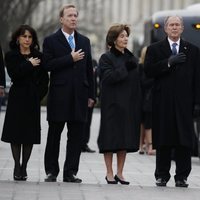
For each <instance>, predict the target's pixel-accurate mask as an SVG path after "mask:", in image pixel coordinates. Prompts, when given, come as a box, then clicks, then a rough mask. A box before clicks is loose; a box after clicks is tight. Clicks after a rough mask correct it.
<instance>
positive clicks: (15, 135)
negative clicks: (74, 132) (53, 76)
mask: <svg viewBox="0 0 200 200" xmlns="http://www.w3.org/2000/svg"><path fill="white" fill-rule="evenodd" d="M10 49H11V50H10V51H9V52H7V53H6V55H5V63H6V68H7V71H8V75H9V76H10V78H11V82H12V85H11V88H10V91H9V98H8V105H7V110H6V115H5V121H4V126H3V133H2V138H1V140H2V141H4V142H8V143H10V144H11V150H12V155H13V158H14V162H15V166H14V173H13V178H14V180H26V179H27V172H26V167H27V162H28V160H29V158H30V155H31V151H32V147H33V144H40V129H41V128H40V101H41V100H42V98H43V97H44V96H45V94H46V93H47V90H48V80H49V78H48V74H47V72H46V71H45V70H44V69H43V68H42V54H41V53H40V52H39V45H38V39H37V35H36V32H35V30H34V29H33V28H32V27H30V26H28V25H21V26H20V27H19V28H18V29H17V30H16V31H15V32H14V33H13V35H12V39H11V41H10ZM21 154H22V156H21ZM21 157H22V158H21ZM20 159H22V162H21V163H20Z"/></svg>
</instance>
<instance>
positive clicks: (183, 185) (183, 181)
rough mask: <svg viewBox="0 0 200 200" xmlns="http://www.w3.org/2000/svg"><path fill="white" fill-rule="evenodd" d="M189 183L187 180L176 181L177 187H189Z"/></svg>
mask: <svg viewBox="0 0 200 200" xmlns="http://www.w3.org/2000/svg"><path fill="white" fill-rule="evenodd" d="M188 185H189V184H188V183H187V181H186V180H177V181H176V183H175V186H176V187H188Z"/></svg>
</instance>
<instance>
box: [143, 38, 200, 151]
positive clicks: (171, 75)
mask: <svg viewBox="0 0 200 200" xmlns="http://www.w3.org/2000/svg"><path fill="white" fill-rule="evenodd" d="M179 52H183V53H184V54H185V55H186V57H187V58H186V62H185V63H181V64H178V65H176V66H172V67H170V68H169V67H168V58H169V57H170V56H171V54H172V52H171V49H170V45H169V42H168V40H167V39H165V40H163V41H160V42H158V43H155V44H153V45H151V46H149V47H148V49H147V54H146V58H145V72H146V74H147V76H149V77H151V78H154V80H155V81H154V89H153V128H152V129H153V132H152V134H153V135H152V137H153V146H154V147H155V148H157V147H159V146H163V145H169V146H173V145H183V146H185V147H189V148H191V147H192V144H193V139H194V138H193V137H194V128H193V116H192V113H193V107H194V104H199V103H200V66H199V64H200V60H199V59H200V54H199V49H198V48H197V47H196V46H194V45H192V44H190V43H188V42H186V41H184V40H182V39H181V40H180V48H179Z"/></svg>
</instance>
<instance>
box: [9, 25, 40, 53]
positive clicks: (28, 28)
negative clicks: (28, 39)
mask: <svg viewBox="0 0 200 200" xmlns="http://www.w3.org/2000/svg"><path fill="white" fill-rule="evenodd" d="M26 31H29V32H30V34H31V35H32V39H33V41H32V44H31V46H30V49H31V50H33V49H37V50H39V49H40V46H39V42H38V38H37V33H36V31H35V30H34V29H33V28H32V27H31V26H29V25H26V24H23V25H20V26H19V27H18V28H17V30H16V31H15V32H13V34H12V36H11V41H10V43H9V46H10V48H11V49H18V48H19V44H18V42H17V39H18V37H19V36H20V35H24V33H25V32H26Z"/></svg>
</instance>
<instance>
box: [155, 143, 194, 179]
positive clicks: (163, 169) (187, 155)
mask: <svg viewBox="0 0 200 200" xmlns="http://www.w3.org/2000/svg"><path fill="white" fill-rule="evenodd" d="M172 153H173V155H172ZM172 156H173V159H174V161H175V163H176V171H175V176H174V179H175V181H177V180H183V179H184V180H187V177H188V176H189V174H190V172H191V168H192V167H191V149H189V148H187V147H184V146H173V147H172V146H162V147H160V148H157V149H156V170H155V178H156V179H158V178H163V179H165V180H166V181H168V180H169V179H170V177H171V175H170V168H171V160H172Z"/></svg>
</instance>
